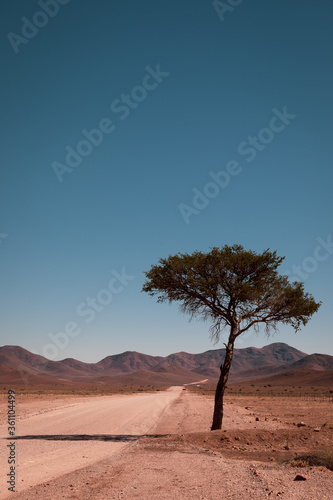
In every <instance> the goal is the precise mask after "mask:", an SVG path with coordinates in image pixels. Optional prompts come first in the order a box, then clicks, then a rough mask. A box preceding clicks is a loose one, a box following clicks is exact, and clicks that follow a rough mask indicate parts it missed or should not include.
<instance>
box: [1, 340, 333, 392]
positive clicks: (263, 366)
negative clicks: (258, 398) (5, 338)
mask: <svg viewBox="0 0 333 500" xmlns="http://www.w3.org/2000/svg"><path fill="white" fill-rule="evenodd" d="M224 356H225V349H215V350H209V351H206V352H203V353H199V354H190V353H187V352H178V353H174V354H170V355H169V356H165V357H162V356H151V355H148V354H142V353H139V352H136V351H126V352H123V353H121V354H114V355H111V356H107V357H105V358H104V359H102V360H101V361H99V362H97V363H84V362H82V361H78V360H76V359H73V358H66V359H63V360H61V361H51V360H48V359H47V358H45V357H43V356H40V355H38V354H33V353H31V352H30V351H28V350H26V349H24V348H22V347H20V346H3V347H0V382H2V383H3V384H8V383H11V384H15V385H16V384H28V385H43V384H47V385H49V384H52V385H55V384H81V383H84V384H113V385H123V384H127V385H131V384H132V385H134V384H135V385H146V384H166V385H170V384H172V385H179V384H186V383H196V382H199V381H201V380H206V383H216V381H217V379H218V377H219V373H220V369H219V367H220V365H221V362H222V361H223V359H224ZM259 379H260V380H261V379H262V380H263V381H266V382H268V381H269V382H270V383H272V384H275V385H281V381H282V382H283V383H284V384H287V383H288V381H289V382H290V383H299V381H300V380H301V381H302V382H303V383H305V384H312V385H313V384H315V385H333V356H329V355H326V354H311V355H308V354H306V353H304V352H302V351H299V350H298V349H295V348H293V347H291V346H289V345H288V344H284V343H281V342H278V343H273V344H270V345H267V346H265V347H262V348H255V347H246V348H243V349H235V350H234V359H233V362H232V366H231V371H230V378H229V381H230V382H231V383H232V382H242V383H249V382H251V381H253V380H259ZM292 381H293V382H292Z"/></svg>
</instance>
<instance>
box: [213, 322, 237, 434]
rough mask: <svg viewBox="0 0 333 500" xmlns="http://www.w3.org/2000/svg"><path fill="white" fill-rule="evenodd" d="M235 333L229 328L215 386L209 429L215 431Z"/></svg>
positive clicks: (220, 423) (221, 415)
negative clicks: (223, 356)
mask: <svg viewBox="0 0 333 500" xmlns="http://www.w3.org/2000/svg"><path fill="white" fill-rule="evenodd" d="M235 339H236V337H235V334H234V330H231V333H230V336H229V341H228V345H227V346H226V353H225V358H224V362H223V365H221V366H220V370H221V375H220V378H219V381H218V383H217V386H216V391H215V406H214V415H213V423H212V427H211V430H212V431H215V430H217V429H221V428H222V419H223V395H224V391H225V388H226V384H227V380H228V376H229V371H230V366H231V361H232V356H233V353H234V343H235Z"/></svg>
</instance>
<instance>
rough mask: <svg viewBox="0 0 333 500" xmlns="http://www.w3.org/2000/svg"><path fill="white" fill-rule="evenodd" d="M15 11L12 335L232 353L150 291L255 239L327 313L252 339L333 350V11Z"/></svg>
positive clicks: (73, 2)
mask: <svg viewBox="0 0 333 500" xmlns="http://www.w3.org/2000/svg"><path fill="white" fill-rule="evenodd" d="M0 10H1V15H0V26H1V57H2V77H1V94H2V99H1V101H2V104H1V116H2V120H1V142H2V148H1V152H0V154H1V212H0V213H1V217H0V266H1V273H0V275H1V296H0V301H1V305H2V313H1V344H2V345H4V344H15V345H21V346H22V347H24V348H26V349H29V350H31V351H34V352H37V353H39V354H42V355H45V356H46V357H49V358H51V359H63V358H66V357H75V358H77V359H80V360H82V361H88V362H96V361H98V360H100V359H102V358H103V357H105V356H107V355H109V354H115V353H120V352H123V351H126V350H136V351H140V352H144V353H147V354H153V355H167V354H170V353H172V352H178V351H187V352H202V351H205V350H208V349H213V348H218V347H221V346H222V342H220V344H217V345H214V344H213V343H211V341H210V339H209V333H208V329H209V324H207V323H204V322H200V321H194V322H191V323H189V322H188V317H187V316H184V315H181V314H180V313H179V312H178V308H177V306H176V305H171V306H169V305H167V304H157V303H156V301H155V299H153V298H151V297H149V296H148V295H146V294H144V293H141V287H142V284H143V281H144V274H143V272H144V271H145V270H148V269H149V268H150V266H151V265H152V264H155V263H157V262H158V259H159V258H160V257H167V256H168V255H170V254H174V253H177V252H188V253H191V252H192V251H194V250H201V251H209V248H210V247H212V246H222V245H224V244H229V245H232V244H234V243H239V244H242V245H243V246H244V247H245V248H249V249H252V250H255V251H257V252H262V251H263V250H264V249H266V248H270V249H271V250H277V252H278V255H282V256H285V257H286V258H285V260H284V262H283V264H282V266H281V272H283V273H284V272H287V271H288V272H290V274H291V275H292V276H293V277H295V278H297V279H299V280H301V281H304V283H305V288H306V291H308V292H310V293H312V294H313V295H314V297H315V299H316V300H321V301H322V302H323V305H322V307H321V308H320V310H319V312H318V313H317V314H316V315H315V316H314V317H313V318H312V319H311V320H310V322H309V323H308V325H307V326H306V327H305V328H303V330H302V331H300V332H298V333H297V334H296V335H295V334H294V333H293V330H292V329H291V328H285V327H281V329H280V333H279V334H277V335H276V336H274V337H271V338H270V339H267V338H266V337H265V336H264V334H263V333H262V334H259V336H257V335H256V334H255V333H248V334H247V335H245V337H244V338H240V339H238V343H237V346H236V347H247V346H257V347H261V346H263V345H266V344H268V343H271V342H277V341H281V342H287V343H289V344H290V345H292V346H294V347H296V348H299V349H301V350H303V351H305V352H307V353H313V352H321V353H327V354H331V355H333V341H332V320H333V316H332V274H333V247H332V241H333V229H332V180H333V173H332V120H333V114H332V111H333V103H332V88H333V78H332V76H333V71H332V47H333V32H332V23H333V4H332V3H331V2H328V1H322V2H316V3H315V2H313V0H292V1H290V0H275V1H274V0H272V1H270V2H267V1H260V0H244V1H241V0H240V1H239V0H238V1H236V0H233V1H232V0H229V2H228V0H226V1H225V2H219V3H217V2H213V1H210V0H207V1H206V0H140V1H135V0H131V1H130V0H95V1H93V0H80V1H79V0H57V2H56V1H55V0H49V1H47V0H40V1H39V2H38V1H33V0H16V1H15V2H1V6H0ZM294 266H298V267H294ZM295 273H296V274H297V276H296V275H295ZM222 340H223V339H222Z"/></svg>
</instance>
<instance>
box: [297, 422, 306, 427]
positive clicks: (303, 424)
mask: <svg viewBox="0 0 333 500" xmlns="http://www.w3.org/2000/svg"><path fill="white" fill-rule="evenodd" d="M297 427H306V424H305V423H304V422H298V424H297Z"/></svg>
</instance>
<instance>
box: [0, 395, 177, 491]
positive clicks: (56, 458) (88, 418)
mask: <svg viewBox="0 0 333 500" xmlns="http://www.w3.org/2000/svg"><path fill="white" fill-rule="evenodd" d="M180 393H181V388H180V387H171V388H170V389H169V390H167V391H165V392H156V393H151V394H142V395H139V394H133V395H126V396H104V397H92V398H86V399H83V400H81V401H79V402H75V403H73V402H71V401H68V404H67V405H66V404H63V405H62V407H61V408H57V407H55V408H51V409H48V410H47V411H45V412H44V413H41V414H37V415H34V416H30V417H29V416H28V417H27V418H23V419H21V420H19V421H18V422H17V426H16V429H17V431H16V436H17V439H16V450H15V451H16V457H17V464H18V465H17V467H16V471H17V477H16V489H17V491H22V490H23V489H25V488H28V487H29V486H33V485H36V484H40V483H42V482H45V481H49V480H51V479H53V478H56V477H58V476H61V475H62V474H65V473H68V472H71V471H75V470H77V469H80V468H82V467H85V466H87V465H89V464H92V463H95V462H97V461H99V460H101V459H103V458H106V457H110V456H112V455H113V454H115V453H118V452H119V451H120V450H121V449H122V448H124V447H125V446H127V445H128V444H129V443H130V442H131V439H132V438H131V435H133V436H140V435H142V434H145V433H148V432H150V431H151V430H152V428H153V426H154V425H155V423H156V422H157V420H158V419H159V417H160V416H161V414H162V413H163V411H164V410H165V409H166V408H167V407H168V405H170V403H172V402H173V401H174V400H175V399H177V398H178V397H179V395H180ZM32 436H33V437H32ZM7 437H8V432H7V425H2V426H1V427H0V438H7ZM7 443H8V441H5V440H4V439H2V440H1V448H0V470H1V471H2V473H1V482H0V488H1V489H0V492H1V493H0V494H1V496H0V498H5V497H6V496H7V495H8V494H11V492H8V489H7V488H8V484H6V480H7V478H6V477H5V473H4V471H6V473H7V472H9V465H8V463H7V460H8V451H9V448H7V446H6V445H7ZM7 469H8V471H7Z"/></svg>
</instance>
